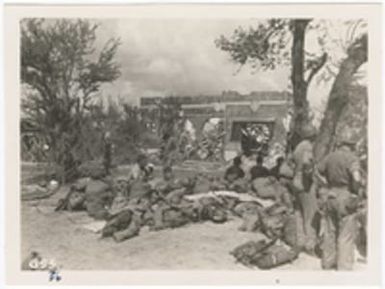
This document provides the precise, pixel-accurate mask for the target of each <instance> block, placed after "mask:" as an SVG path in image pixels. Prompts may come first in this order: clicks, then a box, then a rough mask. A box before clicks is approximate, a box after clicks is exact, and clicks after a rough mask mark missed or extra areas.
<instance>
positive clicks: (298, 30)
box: [216, 19, 328, 147]
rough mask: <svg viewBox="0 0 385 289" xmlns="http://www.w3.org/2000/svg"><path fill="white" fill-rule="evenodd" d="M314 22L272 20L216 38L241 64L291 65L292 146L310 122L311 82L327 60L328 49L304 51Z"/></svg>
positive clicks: (314, 26)
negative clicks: (309, 91)
mask: <svg viewBox="0 0 385 289" xmlns="http://www.w3.org/2000/svg"><path fill="white" fill-rule="evenodd" d="M311 22H312V19H293V20H292V19H270V20H268V21H265V22H261V23H259V24H258V26H257V28H249V29H248V30H247V31H246V30H244V29H243V28H239V29H237V30H235V31H234V34H233V35H232V37H231V38H230V39H228V38H226V37H224V36H223V35H222V36H221V37H220V38H219V39H217V40H216V45H217V47H219V48H220V49H221V50H223V51H226V52H228V53H229V54H230V56H231V58H232V60H233V61H235V62H236V63H239V64H241V65H244V64H246V63H250V64H251V65H252V67H254V68H255V67H261V68H262V69H275V68H276V66H277V65H290V67H291V78H290V79H291V84H292V89H293V104H294V115H293V121H292V127H291V130H290V134H289V137H288V145H289V146H291V147H294V146H295V145H296V144H297V143H298V142H299V141H300V140H301V132H302V127H303V125H304V124H306V123H307V122H308V121H309V103H308V100H307V90H308V87H309V84H310V83H311V81H312V80H313V78H314V76H315V75H316V74H317V73H318V72H319V71H320V69H321V68H322V67H323V66H324V64H325V63H326V61H327V59H328V55H327V53H326V52H322V53H321V54H319V55H314V54H310V53H307V52H306V51H305V36H306V32H307V31H308V30H310V29H315V28H317V24H314V25H313V26H312V25H311ZM289 48H290V49H289ZM305 56H306V57H305Z"/></svg>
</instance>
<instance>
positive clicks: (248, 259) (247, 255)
mask: <svg viewBox="0 0 385 289" xmlns="http://www.w3.org/2000/svg"><path fill="white" fill-rule="evenodd" d="M271 245H272V242H267V241H266V240H259V241H258V242H256V241H249V242H246V243H244V244H242V245H239V246H238V247H236V248H235V249H234V250H232V251H231V252H230V255H232V256H233V257H234V258H235V259H236V261H237V262H239V263H241V264H243V265H245V266H252V265H253V264H254V263H255V261H256V260H257V259H258V258H259V257H260V256H261V255H260V254H261V252H262V251H264V250H265V249H266V248H267V247H269V246H271Z"/></svg>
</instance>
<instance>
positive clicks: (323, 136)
mask: <svg viewBox="0 0 385 289" xmlns="http://www.w3.org/2000/svg"><path fill="white" fill-rule="evenodd" d="M367 60H368V37H367V34H363V35H361V36H360V37H358V38H357V39H355V40H354V42H353V43H352V44H351V45H350V46H349V47H348V49H347V56H346V58H345V59H344V60H343V61H342V62H341V65H340V68H339V72H338V74H337V75H336V78H335V80H334V83H333V86H332V89H331V91H330V95H329V99H328V103H327V107H326V111H325V114H324V118H323V120H322V123H321V127H320V133H319V134H318V137H317V141H316V143H315V148H314V150H315V151H314V152H315V156H316V159H317V160H320V159H322V158H323V157H324V156H325V155H326V154H327V153H328V152H329V151H330V150H331V147H332V144H333V143H334V136H335V133H336V127H337V124H338V121H339V119H340V116H341V115H342V113H343V111H344V109H345V108H346V107H347V105H348V104H349V101H350V96H349V92H350V89H349V88H350V87H351V84H352V81H353V78H354V75H355V73H356V72H357V70H358V69H359V68H360V67H361V66H362V64H364V63H365V62H367ZM363 125H365V124H363Z"/></svg>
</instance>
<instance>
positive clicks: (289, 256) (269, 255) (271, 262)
mask: <svg viewBox="0 0 385 289" xmlns="http://www.w3.org/2000/svg"><path fill="white" fill-rule="evenodd" d="M297 257H298V252H297V251H296V250H293V249H292V248H291V247H289V246H287V245H284V244H273V245H271V246H269V247H267V248H266V249H265V250H263V252H262V253H261V254H260V256H259V257H258V258H257V259H256V260H255V261H254V262H255V265H256V266H257V267H258V268H259V269H271V268H275V267H278V266H280V265H283V264H286V263H290V262H292V261H294V260H295V259H297Z"/></svg>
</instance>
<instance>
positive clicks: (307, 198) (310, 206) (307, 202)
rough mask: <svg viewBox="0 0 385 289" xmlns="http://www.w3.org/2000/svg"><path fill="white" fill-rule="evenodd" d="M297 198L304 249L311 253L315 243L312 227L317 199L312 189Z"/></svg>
mask: <svg viewBox="0 0 385 289" xmlns="http://www.w3.org/2000/svg"><path fill="white" fill-rule="evenodd" d="M299 198H300V202H301V209H302V217H303V227H304V231H305V238H306V243H305V247H306V249H307V250H309V251H311V250H313V249H314V247H315V244H316V241H317V232H316V229H315V228H314V227H313V221H314V217H315V215H316V212H317V209H318V207H317V198H316V195H315V191H314V190H313V189H311V190H310V191H309V192H303V193H300V196H299Z"/></svg>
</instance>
